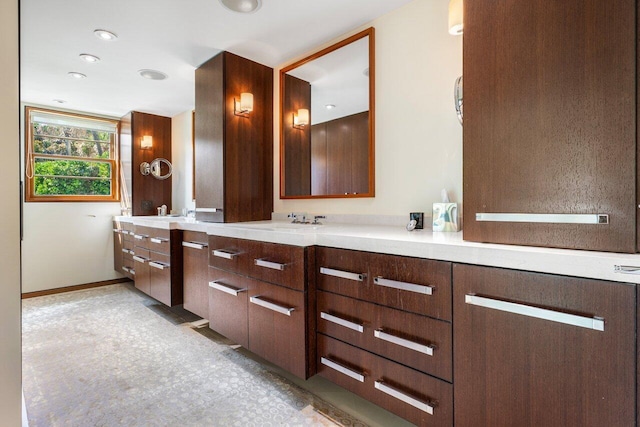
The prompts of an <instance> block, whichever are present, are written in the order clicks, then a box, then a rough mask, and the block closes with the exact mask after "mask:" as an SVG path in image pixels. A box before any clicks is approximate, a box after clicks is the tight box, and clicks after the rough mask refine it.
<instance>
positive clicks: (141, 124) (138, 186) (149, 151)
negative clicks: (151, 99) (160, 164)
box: [120, 111, 171, 215]
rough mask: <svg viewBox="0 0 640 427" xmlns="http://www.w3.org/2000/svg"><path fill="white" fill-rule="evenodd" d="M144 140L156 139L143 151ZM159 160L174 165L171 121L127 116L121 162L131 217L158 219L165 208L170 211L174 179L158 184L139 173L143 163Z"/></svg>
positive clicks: (138, 114) (142, 115) (123, 120)
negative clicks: (145, 138)
mask: <svg viewBox="0 0 640 427" xmlns="http://www.w3.org/2000/svg"><path fill="white" fill-rule="evenodd" d="M144 136H151V137H152V138H153V146H152V147H151V148H144V149H143V148H142V147H141V140H142V137H144ZM157 158H164V159H167V160H169V161H171V118H170V117H164V116H156V115H154V114H148V113H141V112H138V111H132V112H129V113H127V114H126V115H125V116H124V117H122V118H121V119H120V160H121V164H122V173H123V176H124V187H125V188H126V190H127V193H128V198H129V200H130V203H131V209H132V212H131V213H132V215H156V214H157V213H158V211H157V208H158V206H162V205H167V207H168V209H169V210H170V209H171V177H169V178H167V179H164V180H158V179H156V178H154V177H153V176H151V175H142V174H141V173H140V164H141V163H142V162H147V163H151V162H152V161H153V160H154V159H157ZM163 173H166V170H163Z"/></svg>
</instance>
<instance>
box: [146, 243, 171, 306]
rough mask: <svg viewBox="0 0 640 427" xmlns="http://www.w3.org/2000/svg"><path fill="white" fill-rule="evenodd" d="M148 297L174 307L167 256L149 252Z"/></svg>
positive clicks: (169, 264) (169, 262)
mask: <svg viewBox="0 0 640 427" xmlns="http://www.w3.org/2000/svg"><path fill="white" fill-rule="evenodd" d="M147 264H148V266H149V281H150V287H149V295H151V296H152V297H153V298H155V299H157V300H158V301H160V302H161V303H163V304H166V305H168V306H169V307H171V306H172V305H175V303H176V302H175V301H173V298H172V292H171V291H172V290H171V259H170V257H169V255H166V254H160V253H157V252H149V262H148V263H147Z"/></svg>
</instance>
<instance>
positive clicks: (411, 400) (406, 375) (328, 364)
mask: <svg viewBox="0 0 640 427" xmlns="http://www.w3.org/2000/svg"><path fill="white" fill-rule="evenodd" d="M317 362H318V374H319V375H321V376H323V377H325V378H327V379H328V380H330V381H332V382H334V383H336V384H338V385H340V386H341V387H344V388H346V389H347V390H350V391H352V392H354V393H356V394H358V395H360V396H362V397H364V398H365V399H367V400H369V401H371V402H373V403H375V404H376V405H379V406H381V407H383V408H385V409H387V410H388V411H390V412H393V413H394V414H396V415H398V416H400V417H402V418H404V419H406V420H408V421H410V422H412V423H414V424H416V425H418V426H451V425H453V386H452V385H451V384H449V383H447V382H445V381H441V380H438V379H436V378H433V377H431V376H429V375H425V374H423V373H421V372H418V371H416V370H413V369H410V368H407V367H405V366H402V365H400V364H398V363H395V362H392V361H389V360H387V359H384V358H382V357H379V356H376V355H374V354H372V353H369V352H367V351H364V350H361V349H359V348H356V347H353V346H351V345H349V344H345V343H343V342H342V341H338V340H335V339H333V338H330V337H327V336H325V335H322V334H318V361H317Z"/></svg>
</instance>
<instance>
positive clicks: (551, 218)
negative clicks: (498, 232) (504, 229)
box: [476, 213, 609, 224]
mask: <svg viewBox="0 0 640 427" xmlns="http://www.w3.org/2000/svg"><path fill="white" fill-rule="evenodd" d="M476 221H491V222H543V223H551V224H609V215H608V214H534V213H476Z"/></svg>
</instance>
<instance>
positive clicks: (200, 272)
mask: <svg viewBox="0 0 640 427" xmlns="http://www.w3.org/2000/svg"><path fill="white" fill-rule="evenodd" d="M207 242H208V238H207V234H206V233H200V232H194V231H184V232H183V234H182V271H183V281H182V288H183V295H184V297H183V305H184V308H185V309H186V310H189V311H190V312H192V313H195V314H197V315H198V316H200V317H202V318H204V319H208V318H209V245H208V243H207Z"/></svg>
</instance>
